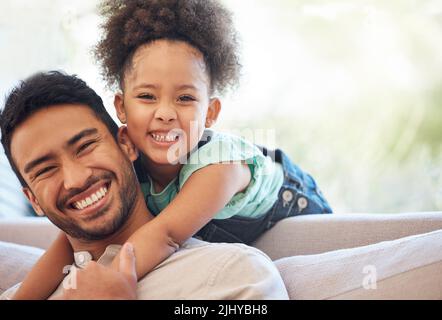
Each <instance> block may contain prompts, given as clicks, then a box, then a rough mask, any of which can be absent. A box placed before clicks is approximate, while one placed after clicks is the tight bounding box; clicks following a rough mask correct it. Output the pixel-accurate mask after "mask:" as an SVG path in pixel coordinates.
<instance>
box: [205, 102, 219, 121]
mask: <svg viewBox="0 0 442 320" xmlns="http://www.w3.org/2000/svg"><path fill="white" fill-rule="evenodd" d="M220 111H221V101H220V100H219V99H218V98H212V99H210V104H209V109H208V110H207V115H206V128H210V127H211V126H212V125H213V124H214V123H215V122H216V119H218V115H219V113H220Z"/></svg>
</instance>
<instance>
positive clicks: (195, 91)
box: [115, 40, 221, 165]
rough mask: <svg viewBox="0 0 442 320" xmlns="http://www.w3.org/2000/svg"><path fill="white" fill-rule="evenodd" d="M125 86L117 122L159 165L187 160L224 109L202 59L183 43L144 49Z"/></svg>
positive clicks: (166, 42) (159, 42) (137, 53)
mask: <svg viewBox="0 0 442 320" xmlns="http://www.w3.org/2000/svg"><path fill="white" fill-rule="evenodd" d="M123 87H124V88H123V89H124V90H123V91H124V93H123V94H122V95H121V94H117V95H116V97H115V108H116V110H117V115H118V118H119V119H120V121H121V122H122V123H126V124H127V129H128V134H129V137H130V138H131V140H132V141H133V143H134V144H135V145H136V147H137V148H138V149H139V150H140V151H141V152H143V153H144V154H145V155H146V156H147V158H148V159H149V160H150V161H151V162H153V163H155V164H158V165H165V164H176V163H177V162H178V161H183V160H184V159H185V158H186V155H187V154H188V153H189V152H190V151H191V150H192V149H193V148H195V146H196V145H197V143H198V141H199V140H200V139H201V136H202V134H203V131H204V128H205V127H210V126H211V125H212V124H213V123H214V122H215V120H216V118H217V116H218V113H219V111H220V108H221V105H220V102H219V100H218V99H216V98H214V99H210V96H209V95H210V92H209V88H210V80H209V75H208V72H207V70H206V65H205V62H204V58H203V55H202V54H201V52H199V51H198V50H197V49H195V48H194V47H192V46H190V45H189V44H187V43H186V42H182V41H170V40H157V41H154V42H152V43H149V44H147V45H144V46H141V47H139V48H138V49H137V50H136V51H135V54H134V56H133V59H132V65H131V66H129V67H128V69H127V70H126V73H125V75H124V82H123ZM181 163H182V162H181Z"/></svg>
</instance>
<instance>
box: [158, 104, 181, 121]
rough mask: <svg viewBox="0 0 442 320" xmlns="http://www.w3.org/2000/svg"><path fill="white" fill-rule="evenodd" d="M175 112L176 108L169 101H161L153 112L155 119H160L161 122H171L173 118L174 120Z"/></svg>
mask: <svg viewBox="0 0 442 320" xmlns="http://www.w3.org/2000/svg"><path fill="white" fill-rule="evenodd" d="M176 118H177V114H176V110H175V108H174V107H173V106H171V105H170V104H169V103H162V104H161V105H159V106H158V108H157V110H156V112H155V119H157V120H160V121H162V122H166V123H169V122H172V121H173V120H176Z"/></svg>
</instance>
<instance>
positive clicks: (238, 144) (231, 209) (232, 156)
mask: <svg viewBox="0 0 442 320" xmlns="http://www.w3.org/2000/svg"><path fill="white" fill-rule="evenodd" d="M265 161H266V158H265V157H264V155H263V154H262V152H261V150H260V149H258V148H257V147H256V146H255V145H253V144H251V143H250V142H247V141H246V140H244V139H242V138H241V137H237V136H233V135H227V134H224V133H222V134H221V133H214V135H213V136H212V139H211V141H210V142H208V143H206V144H205V145H204V146H202V147H201V148H199V149H197V150H196V151H195V152H193V153H192V154H191V155H190V157H189V159H188V162H187V164H185V165H184V166H183V168H182V169H181V172H180V179H179V181H180V188H182V186H183V185H184V184H185V182H186V181H187V179H188V178H189V177H190V176H191V175H192V174H193V173H194V172H195V171H197V170H199V169H201V168H204V167H206V166H208V165H211V164H216V163H221V162H229V163H234V162H238V163H240V162H244V163H246V164H248V166H249V168H250V171H251V174H252V178H251V181H250V183H249V185H248V187H247V188H246V190H244V192H240V193H237V194H235V196H234V197H233V198H232V199H231V200H230V201H229V203H228V204H227V205H226V206H225V207H224V208H223V209H222V210H221V211H219V212H218V213H217V214H216V215H215V216H214V219H227V218H230V217H232V216H234V215H237V214H239V213H241V212H242V210H243V209H244V208H245V207H246V206H247V205H249V204H250V203H251V202H254V201H260V199H256V195H257V194H258V192H257V189H258V188H259V185H260V182H261V180H262V179H263V169H264V163H265ZM213 192H216V190H213Z"/></svg>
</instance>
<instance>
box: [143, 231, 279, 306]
mask: <svg viewBox="0 0 442 320" xmlns="http://www.w3.org/2000/svg"><path fill="white" fill-rule="evenodd" d="M165 279H167V286H165V285H164V284H165ZM138 285H139V291H138V294H139V297H140V299H152V298H153V299H210V300H212V299H286V298H287V291H286V289H285V286H284V283H283V282H282V279H281V276H280V274H279V272H278V270H277V269H276V266H275V265H274V263H273V262H272V261H271V259H270V258H269V257H268V256H267V255H266V254H265V253H263V252H262V251H260V250H258V249H256V248H253V247H250V246H247V245H244V244H240V243H208V242H205V241H201V240H198V239H195V238H191V239H189V240H188V241H186V242H185V243H184V244H183V245H182V246H181V248H180V249H179V250H178V251H177V252H176V253H174V254H173V255H172V256H170V257H169V258H168V259H166V260H165V261H164V262H163V263H161V264H160V265H159V266H157V267H156V268H155V269H154V270H153V271H152V272H151V273H149V274H148V275H147V276H146V277H144V278H143V279H142V280H141V281H140V282H139V283H138Z"/></svg>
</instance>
